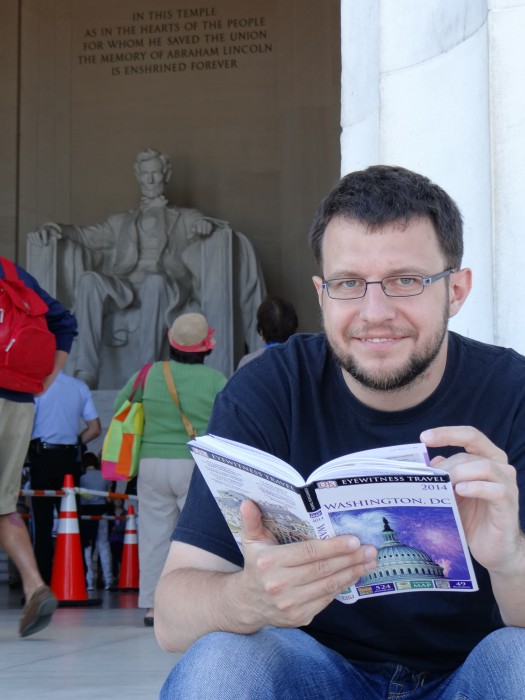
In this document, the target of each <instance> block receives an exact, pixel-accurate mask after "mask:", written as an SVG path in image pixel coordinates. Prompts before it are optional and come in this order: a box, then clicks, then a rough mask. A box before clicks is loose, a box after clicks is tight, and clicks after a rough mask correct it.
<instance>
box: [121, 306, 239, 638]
mask: <svg viewBox="0 0 525 700" xmlns="http://www.w3.org/2000/svg"><path fill="white" fill-rule="evenodd" d="M212 336H213V329H211V328H209V326H208V323H207V321H206V319H205V317H204V316H203V315H202V314H196V313H189V314H182V315H181V316H179V317H178V318H177V319H176V320H175V322H174V323H173V325H172V327H171V329H170V330H169V331H168V340H169V343H170V360H169V362H164V363H163V362H155V363H154V364H153V365H152V366H151V368H150V370H149V372H148V374H147V377H146V381H145V385H144V390H143V392H142V403H143V407H144V433H143V436H142V444H141V451H140V463H139V474H138V480H137V495H138V511H139V527H138V532H139V537H138V541H139V565H140V566H139V568H140V581H139V608H145V609H146V615H145V617H144V624H145V625H147V626H151V625H153V616H154V609H153V605H154V594H155V587H156V585H157V581H158V579H159V577H160V574H161V572H162V569H163V567H164V562H165V561H166V557H167V554H168V549H169V545H170V537H171V533H172V532H173V529H174V527H175V525H176V523H177V521H178V519H179V516H180V512H181V509H182V507H183V505H184V501H185V500H186V494H187V491H188V486H189V483H190V479H191V474H192V471H193V466H194V462H193V459H191V456H190V451H189V449H188V447H187V444H186V443H187V442H188V440H189V439H190V436H189V433H191V430H192V429H193V430H195V431H196V433H197V434H199V435H203V434H204V433H205V432H206V427H207V425H208V420H209V418H210V415H211V410H212V407H213V402H214V400H215V396H216V395H217V393H218V392H219V391H220V390H221V389H222V388H223V386H224V385H225V384H226V377H225V376H224V375H223V374H222V373H221V372H218V371H217V370H216V369H213V368H211V367H208V366H206V365H204V364H203V363H204V358H205V357H206V356H207V355H209V354H210V353H211V351H212V349H213V347H214V346H215V340H214V339H213V337H212ZM166 373H167V375H166ZM137 374H138V372H136V373H135V374H134V375H133V376H132V377H130V379H129V380H128V382H127V384H126V385H125V386H124V387H123V388H122V390H121V391H120V392H119V393H118V395H117V397H116V399H115V405H114V407H115V410H117V409H118V408H119V407H120V405H121V404H122V403H123V401H124V400H125V399H126V398H127V397H128V396H129V395H130V393H131V390H132V387H133V383H134V381H135V378H136V376H137ZM170 377H171V379H172V380H173V383H174V385H175V387H176V393H177V394H178V401H179V405H180V408H179V406H178V405H177V404H176V403H175V399H174V397H173V395H172V391H170V388H169V387H168V384H167V380H169V378H170ZM139 392H140V389H139ZM139 392H137V393H138V394H139ZM137 398H139V399H140V394H139V395H138V396H137ZM183 414H184V418H187V420H188V422H189V423H187V424H186V427H185V425H184V423H183Z"/></svg>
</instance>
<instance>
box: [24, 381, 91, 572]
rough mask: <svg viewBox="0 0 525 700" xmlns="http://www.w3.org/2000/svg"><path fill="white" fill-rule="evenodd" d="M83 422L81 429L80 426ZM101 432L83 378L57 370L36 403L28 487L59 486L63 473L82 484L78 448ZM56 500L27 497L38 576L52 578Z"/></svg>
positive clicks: (77, 483) (57, 510) (89, 393)
mask: <svg viewBox="0 0 525 700" xmlns="http://www.w3.org/2000/svg"><path fill="white" fill-rule="evenodd" d="M82 423H84V424H85V427H83V428H82V430H80V427H81V425H82ZM101 432H102V428H101V426H100V419H99V417H98V413H97V409H96V408H95V404H94V403H93V397H92V396H91V392H90V390H89V388H88V387H87V386H86V384H85V383H84V382H81V381H80V380H78V379H75V378H73V377H69V376H68V375H67V374H64V373H63V372H60V373H59V374H58V376H57V378H56V379H55V381H54V382H53V384H52V385H51V386H50V387H49V389H48V390H47V391H46V392H45V393H44V394H42V396H40V397H37V399H36V401H35V420H34V424H33V433H32V436H31V437H32V439H31V444H30V448H29V460H30V473H31V488H33V489H61V488H62V486H63V485H64V477H65V475H66V474H71V475H72V476H73V481H74V484H75V486H80V476H81V454H80V453H81V450H82V448H83V446H84V445H86V444H87V443H88V442H89V441H90V440H93V439H94V438H96V437H98V436H99V435H100V433H101ZM55 509H56V512H57V513H58V514H59V513H60V498H50V497H41V496H36V497H34V498H32V499H31V510H32V513H33V520H32V525H33V542H34V549H35V555H36V561H37V564H38V568H39V569H40V573H41V574H42V578H43V579H44V581H45V582H46V583H50V582H51V573H52V569H53V551H54V548H53V521H54V511H55Z"/></svg>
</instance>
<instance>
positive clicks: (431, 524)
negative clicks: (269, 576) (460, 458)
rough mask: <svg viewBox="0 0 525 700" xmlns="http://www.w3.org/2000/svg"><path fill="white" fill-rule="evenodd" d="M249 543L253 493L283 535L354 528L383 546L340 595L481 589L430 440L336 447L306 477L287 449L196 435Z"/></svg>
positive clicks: (207, 468)
mask: <svg viewBox="0 0 525 700" xmlns="http://www.w3.org/2000/svg"><path fill="white" fill-rule="evenodd" d="M188 447H189V448H190V450H191V452H192V455H193V458H194V459H195V462H196V464H197V466H198V467H199V469H200V471H201V472H202V475H203V477H204V479H205V481H206V483H207V484H208V487H209V488H210V490H211V492H212V494H213V496H214V498H215V500H216V501H217V504H218V506H219V508H220V509H221V512H222V514H223V515H224V518H225V520H226V522H227V523H228V526H229V528H230V530H231V532H232V534H233V536H234V538H235V540H236V542H237V544H238V545H239V547H240V548H241V551H242V542H241V518H240V506H241V503H242V501H243V500H247V499H249V500H252V501H254V502H255V503H257V505H258V506H259V508H260V510H261V513H262V517H263V522H264V525H265V526H266V527H267V528H268V530H270V532H271V533H272V534H273V535H274V537H275V538H276V540H277V541H278V542H279V543H281V544H285V543H289V542H301V541H304V540H308V539H314V538H317V539H327V538H329V537H334V536H336V535H343V534H354V535H356V536H357V537H358V538H359V540H360V541H361V543H363V544H373V545H375V547H376V548H377V550H378V566H377V568H376V569H375V570H374V571H372V572H370V573H368V574H366V575H365V576H362V577H361V578H360V579H359V580H358V581H357V583H356V584H355V585H353V586H351V587H350V588H348V589H347V590H345V591H343V592H342V593H341V594H340V595H339V596H338V598H337V599H338V600H340V601H341V602H343V603H354V602H356V601H357V600H360V599H362V598H374V597H376V596H379V595H387V594H392V593H403V592H414V591H430V590H432V591H448V592H451V591H454V592H465V591H476V590H478V585H477V582H476V577H475V574H474V569H473V566H472V560H471V557H470V552H469V550H468V546H467V543H466V540H465V535H464V532H463V527H462V525H461V520H460V518H459V513H458V510H457V505H456V499H455V497H454V492H453V489H452V485H451V483H450V478H449V475H448V474H447V472H445V471H443V470H440V469H435V468H433V467H431V466H430V461H429V457H428V453H427V450H426V447H425V446H424V445H423V444H422V443H414V444H410V445H394V446H391V447H383V448H379V449H374V450H365V451H364V452H354V453H353V454H348V455H344V456H342V457H338V458H336V459H333V460H331V461H329V462H326V463H325V464H323V465H322V466H320V467H319V468H317V469H316V470H315V471H314V472H312V474H311V475H310V477H309V478H308V479H307V481H306V482H305V481H304V479H303V478H302V477H301V475H300V474H299V473H298V472H297V471H296V470H295V469H294V468H293V467H291V466H290V465H289V464H287V463H286V462H285V461H283V460H282V459H279V458H278V457H275V456H273V455H271V454H268V453H267V452H264V451H262V450H258V449H256V448H254V447H250V446H249V445H243V444H242V443H239V442H235V441H234V440H227V439H226V438H221V437H216V436H214V435H204V436H202V437H196V438H195V439H194V440H191V441H190V442H189V443H188Z"/></svg>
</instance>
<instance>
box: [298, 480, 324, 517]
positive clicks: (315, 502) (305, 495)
mask: <svg viewBox="0 0 525 700" xmlns="http://www.w3.org/2000/svg"><path fill="white" fill-rule="evenodd" d="M299 493H300V495H301V498H302V499H303V503H304V507H305V508H306V512H307V513H316V512H317V511H318V510H320V509H321V506H320V504H319V499H318V498H317V494H316V493H315V489H314V488H310V487H309V486H303V487H302V488H300V489H299Z"/></svg>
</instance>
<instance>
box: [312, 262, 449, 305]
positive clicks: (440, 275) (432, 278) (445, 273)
mask: <svg viewBox="0 0 525 700" xmlns="http://www.w3.org/2000/svg"><path fill="white" fill-rule="evenodd" d="M457 271H458V268H457V267H451V268H449V269H448V270H443V272H438V273H437V274H435V275H431V276H430V277H423V275H410V274H407V275H386V276H385V277H383V279H380V280H375V281H372V282H367V281H366V280H365V279H364V278H363V277H333V278H332V279H330V280H325V279H324V278H323V280H322V284H321V287H322V288H323V290H324V291H325V292H326V293H327V294H328V296H329V298H330V299H333V300H334V301H355V300H356V299H362V298H363V297H364V296H365V295H366V293H367V291H368V285H369V284H380V285H381V289H382V290H383V293H384V295H385V296H387V297H389V298H390V299H403V298H408V297H417V296H419V295H420V294H423V292H424V291H425V287H428V286H429V285H431V284H433V283H434V282H437V281H438V280H440V279H443V278H444V277H448V276H449V275H451V274H453V273H454V272H457ZM403 276H406V277H419V278H420V279H421V282H422V284H423V286H422V287H421V291H419V292H416V293H415V294H387V293H386V290H385V287H384V285H383V282H384V281H385V280H386V279H388V278H389V277H403ZM341 280H361V281H362V282H364V283H365V291H364V292H363V293H362V294H361V295H360V296H358V297H333V296H331V295H330V292H329V289H328V284H329V283H330V282H338V281H341Z"/></svg>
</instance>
